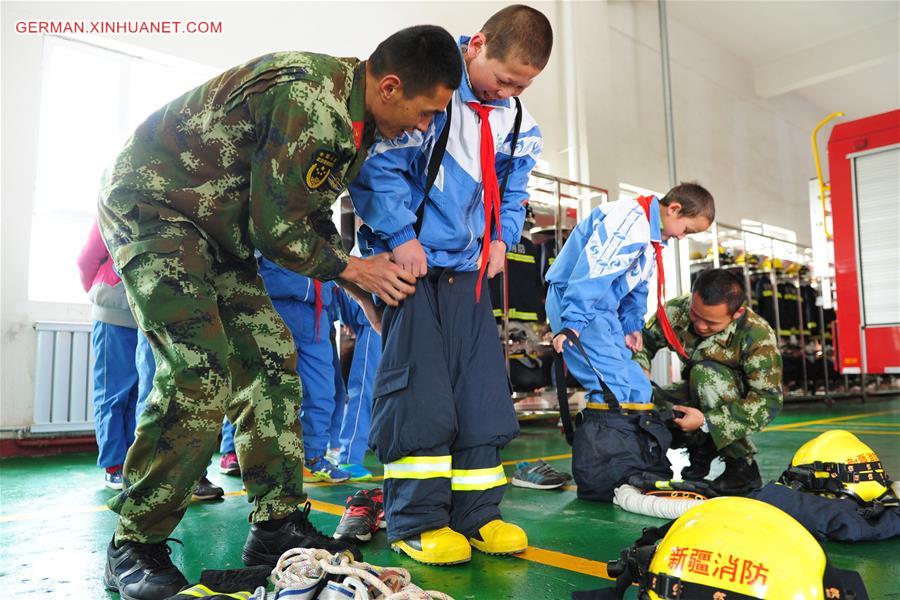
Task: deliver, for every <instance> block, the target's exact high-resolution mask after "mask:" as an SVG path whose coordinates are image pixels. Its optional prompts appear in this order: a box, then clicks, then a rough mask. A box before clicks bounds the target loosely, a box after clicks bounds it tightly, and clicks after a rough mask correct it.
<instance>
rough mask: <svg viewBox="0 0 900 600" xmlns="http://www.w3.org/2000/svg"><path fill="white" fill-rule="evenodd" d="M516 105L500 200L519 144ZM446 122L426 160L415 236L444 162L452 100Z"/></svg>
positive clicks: (519, 112)
mask: <svg viewBox="0 0 900 600" xmlns="http://www.w3.org/2000/svg"><path fill="white" fill-rule="evenodd" d="M513 100H515V103H516V120H515V124H514V125H513V138H512V147H511V148H510V151H509V162H508V163H507V164H506V172H505V173H504V175H503V185H502V186H500V199H501V200H502V199H503V193H504V192H505V191H506V184H507V182H508V181H509V172H510V170H511V168H512V161H513V157H514V156H515V154H516V145H517V144H518V143H519V130H520V129H521V128H522V102H521V101H520V100H519V98H518V97H516V98H513ZM446 112H447V122H446V123H444V128H443V129H442V130H441V135H440V136H438V139H437V141H436V142H435V143H434V149H432V151H431V158H430V159H429V160H428V178H427V179H426V180H425V193H424V194H422V203H421V204H420V205H419V208H418V209H417V210H416V224H415V225H414V226H413V227H414V229H415V231H416V236H418V235H419V233H420V232H421V231H422V219H423V218H424V217H425V204H426V203H427V202H428V194H430V193H431V186H433V185H434V180H435V179H437V174H438V171H439V170H440V169H441V163H442V162H443V161H444V152H446V150H447V138H448V137H450V121H451V119H452V118H453V100H450V104H448V105H447V110H446Z"/></svg>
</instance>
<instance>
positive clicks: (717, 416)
mask: <svg viewBox="0 0 900 600" xmlns="http://www.w3.org/2000/svg"><path fill="white" fill-rule="evenodd" d="M690 306H691V296H690V294H689V295H686V296H681V297H679V298H675V299H673V300H670V301H669V302H667V303H666V314H667V315H668V316H669V321H670V322H671V323H672V329H674V330H675V334H676V335H677V336H678V339H679V341H681V343H682V345H683V346H684V349H685V352H687V354H688V356H689V357H690V360H688V361H685V360H684V359H682V364H683V366H682V371H681V376H682V380H683V381H689V379H690V370H691V367H692V365H693V364H696V363H698V362H700V361H713V362H717V363H719V364H722V365H725V366H727V367H729V368H730V369H731V370H732V372H733V373H734V374H735V376H736V377H738V378H739V380H740V382H741V386H742V388H743V392H744V397H743V399H742V401H741V402H733V403H730V404H728V403H723V404H721V405H719V406H718V407H716V408H714V409H712V410H711V411H707V412H706V413H705V414H706V416H707V420H708V421H709V422H711V423H726V422H730V423H732V424H733V426H732V427H729V428H728V429H729V430H733V432H734V435H732V436H729V437H731V438H733V439H737V438H739V437H743V435H746V434H748V433H752V432H754V431H760V430H762V429H763V427H765V426H766V425H768V424H769V422H770V421H771V420H772V419H774V418H775V415H777V414H778V412H779V411H780V410H781V407H782V405H783V404H784V393H783V391H782V385H781V375H782V360H781V352H779V350H778V343H777V342H776V340H775V332H774V331H773V330H772V327H771V326H770V325H769V324H768V323H767V322H766V321H765V319H763V318H762V317H760V316H759V315H758V314H756V313H755V312H753V311H752V310H750V309H749V308H747V310H746V311H745V313H744V315H743V316H742V317H741V318H739V319H737V320H735V321H732V322H731V324H730V325H728V327H726V328H725V329H724V330H723V331H720V332H719V333H717V334H715V335H712V336H710V337H707V338H704V337H700V336H699V335H697V334H696V333H694V330H693V327H692V325H691V320H690V318H689V316H688V312H689V310H690ZM643 337H644V349H643V350H642V351H640V352H637V353H635V354H634V359H635V360H636V361H637V362H638V363H639V364H640V365H641V367H643V368H644V369H647V370H649V369H650V361H651V359H652V358H653V356H654V355H655V354H656V353H657V352H658V351H659V350H661V349H662V348H669V349H670V350H672V347H671V346H669V344H668V342H667V341H666V338H665V336H664V335H663V332H662V327H660V325H659V323H658V321H657V319H656V316H654V317H653V318H652V319H650V321H649V322H648V323H647V325H646V326H645V327H644V331H643Z"/></svg>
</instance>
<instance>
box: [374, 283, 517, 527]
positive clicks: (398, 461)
mask: <svg viewBox="0 0 900 600" xmlns="http://www.w3.org/2000/svg"><path fill="white" fill-rule="evenodd" d="M477 278H478V273H477V272H465V273H460V272H454V271H450V270H448V269H429V271H428V275H426V276H425V277H423V278H422V279H419V280H418V282H417V284H416V293H415V294H413V295H412V296H409V297H408V298H406V299H405V300H404V301H403V302H402V303H401V304H400V306H398V307H396V308H391V307H387V308H386V309H385V312H384V318H383V320H382V333H383V342H384V348H383V354H382V360H381V365H380V366H379V368H378V373H377V374H376V376H375V386H374V393H373V398H374V400H373V403H372V428H371V430H370V434H369V444H370V445H371V446H372V449H373V450H375V454H376V455H377V456H378V459H379V460H380V461H381V462H382V463H384V509H385V517H386V520H387V527H388V530H387V534H388V539H389V540H390V541H397V540H401V539H405V538H408V537H412V536H414V535H416V534H418V533H421V532H423V531H427V530H430V529H436V528H440V527H443V526H446V525H449V526H450V527H452V528H453V529H455V530H456V531H458V532H460V533H462V534H463V535H466V536H472V535H475V534H476V533H477V531H478V529H479V528H480V527H481V526H482V525H484V524H485V523H487V522H489V521H491V520H493V519H498V518H500V501H501V500H502V498H503V493H504V491H505V489H506V476H505V474H504V471H503V466H502V464H501V462H500V449H501V448H503V447H504V446H505V445H506V444H507V443H508V442H509V441H510V440H511V439H512V438H514V437H515V436H516V435H518V433H519V424H518V422H517V420H516V414H515V409H514V408H513V403H512V399H511V389H510V386H509V379H508V378H507V376H506V367H505V365H504V362H503V349H502V346H501V344H500V338H499V336H498V335H497V326H496V325H495V324H494V315H493V311H492V308H491V301H490V294H489V293H488V286H487V283H486V282H485V283H484V285H483V293H482V295H481V301H480V302H478V303H476V302H475V283H476V280H477Z"/></svg>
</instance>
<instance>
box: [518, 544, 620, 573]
mask: <svg viewBox="0 0 900 600" xmlns="http://www.w3.org/2000/svg"><path fill="white" fill-rule="evenodd" d="M513 556H515V557H516V558H521V559H522V560H528V561H531V562H536V563H540V564H542V565H548V566H551V567H556V568H557V569H565V570H567V571H574V572H576V573H582V574H583V575H590V576H592V577H600V578H602V579H610V580H612V579H613V578H612V577H610V576H609V573H608V572H607V570H606V563H605V562H600V561H598V560H591V559H589V558H581V557H580V556H572V555H571V554H564V553H562V552H555V551H553V550H545V549H543V548H535V547H534V546H528V548H526V549H525V552H522V553H520V554H513Z"/></svg>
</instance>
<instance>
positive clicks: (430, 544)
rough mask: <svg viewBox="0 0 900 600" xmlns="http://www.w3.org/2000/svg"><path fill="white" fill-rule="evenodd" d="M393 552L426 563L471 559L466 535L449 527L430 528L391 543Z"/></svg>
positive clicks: (438, 563) (443, 563)
mask: <svg viewBox="0 0 900 600" xmlns="http://www.w3.org/2000/svg"><path fill="white" fill-rule="evenodd" d="M391 548H392V549H393V550H394V551H395V552H399V553H401V554H405V555H407V556H408V557H410V558H411V559H413V560H415V561H418V562H420V563H425V564H426V565H456V564H459V563H464V562H469V561H470V560H472V547H471V546H470V545H469V542H468V541H467V540H466V536H464V535H463V534H461V533H458V532H456V531H453V530H452V529H450V528H449V527H441V528H440V529H430V530H428V531H423V532H422V533H421V534H419V535H416V536H412V537H409V538H406V539H405V540H399V541H397V542H394V543H392V544H391Z"/></svg>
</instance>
